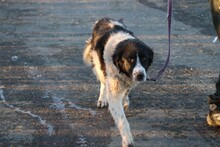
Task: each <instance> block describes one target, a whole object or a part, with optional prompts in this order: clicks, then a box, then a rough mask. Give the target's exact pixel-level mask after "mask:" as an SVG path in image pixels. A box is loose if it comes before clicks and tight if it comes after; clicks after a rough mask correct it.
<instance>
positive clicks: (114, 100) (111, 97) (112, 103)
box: [108, 91, 133, 147]
mask: <svg viewBox="0 0 220 147" xmlns="http://www.w3.org/2000/svg"><path fill="white" fill-rule="evenodd" d="M125 93H126V91H124V92H115V93H113V92H111V91H109V93H108V101H109V110H110V112H111V114H112V117H113V119H114V121H115V124H116V125H117V127H118V129H119V132H120V134H121V137H122V147H131V146H133V138H132V134H131V132H130V126H129V123H128V121H127V119H126V116H125V113H124V108H123V97H124V95H125Z"/></svg>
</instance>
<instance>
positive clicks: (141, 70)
mask: <svg viewBox="0 0 220 147" xmlns="http://www.w3.org/2000/svg"><path fill="white" fill-rule="evenodd" d="M83 58H84V62H85V63H86V64H88V65H90V66H92V69H93V72H94V74H95V75H96V77H97V79H98V80H99V81H100V84H101V86H100V94H99V98H98V102H97V106H98V107H101V108H103V107H107V106H108V107H109V110H110V112H111V114H112V117H113V119H114V121H115V124H116V125H117V127H118V129H119V132H120V134H121V137H122V146H123V147H128V146H132V145H133V138H132V135H131V132H130V127H129V123H128V121H127V119H126V116H125V113H124V107H128V106H129V98H128V94H129V91H130V90H131V89H132V88H134V87H135V86H137V85H138V84H139V83H140V82H143V81H146V79H147V77H148V76H147V70H148V68H149V66H150V65H151V63H152V61H153V51H152V49H151V48H150V47H148V46H147V45H145V44H144V43H143V42H142V41H140V40H139V39H137V37H135V36H134V34H133V33H132V32H131V31H130V30H128V29H127V27H126V26H125V25H124V23H123V22H122V21H121V20H118V21H116V20H113V19H110V18H103V19H100V20H98V21H97V22H96V23H95V26H94V29H93V32H92V37H91V38H90V39H89V40H88V41H87V44H86V47H85V49H84V53H83Z"/></svg>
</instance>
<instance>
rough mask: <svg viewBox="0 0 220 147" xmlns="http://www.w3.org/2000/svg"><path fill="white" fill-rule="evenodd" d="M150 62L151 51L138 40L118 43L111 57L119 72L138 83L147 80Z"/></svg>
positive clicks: (151, 58) (151, 59)
mask: <svg viewBox="0 0 220 147" xmlns="http://www.w3.org/2000/svg"><path fill="white" fill-rule="evenodd" d="M152 61H153V51H152V49H151V48H150V47H148V46H147V45H145V44H144V43H143V42H141V41H140V40H138V39H128V40H124V41H122V42H120V43H119V44H118V45H117V47H116V50H115V53H114V55H113V62H114V64H115V66H116V67H117V68H118V70H119V72H120V73H122V74H125V75H126V76H127V77H129V78H132V80H133V81H139V82H140V81H145V80H146V79H147V70H148V68H149V66H150V65H151V63H152Z"/></svg>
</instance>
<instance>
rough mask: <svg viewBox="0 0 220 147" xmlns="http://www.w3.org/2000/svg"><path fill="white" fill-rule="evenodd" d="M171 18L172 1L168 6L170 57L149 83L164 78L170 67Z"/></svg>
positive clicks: (169, 1)
mask: <svg viewBox="0 0 220 147" xmlns="http://www.w3.org/2000/svg"><path fill="white" fill-rule="evenodd" d="M171 17H172V0H168V6H167V21H168V55H167V60H166V62H165V63H164V65H163V66H162V67H161V68H160V70H159V71H158V73H157V74H156V75H155V76H153V77H149V78H148V79H147V80H148V81H158V80H159V79H160V78H161V77H162V75H163V73H164V72H165V70H166V69H167V67H168V64H169V61H170V51H171Z"/></svg>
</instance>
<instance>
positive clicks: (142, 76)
mask: <svg viewBox="0 0 220 147" xmlns="http://www.w3.org/2000/svg"><path fill="white" fill-rule="evenodd" d="M136 79H137V81H143V80H144V74H138V75H137V77H136Z"/></svg>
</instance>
